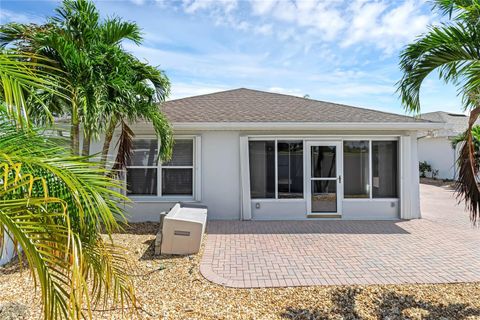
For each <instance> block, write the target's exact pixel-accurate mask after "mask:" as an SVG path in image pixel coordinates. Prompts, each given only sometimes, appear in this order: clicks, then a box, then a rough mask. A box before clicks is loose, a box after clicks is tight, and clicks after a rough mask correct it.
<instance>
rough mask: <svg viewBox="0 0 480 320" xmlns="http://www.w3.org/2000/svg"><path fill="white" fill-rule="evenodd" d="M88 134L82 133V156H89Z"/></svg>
mask: <svg viewBox="0 0 480 320" xmlns="http://www.w3.org/2000/svg"><path fill="white" fill-rule="evenodd" d="M90 142H91V139H90V135H89V134H84V136H83V146H82V156H89V155H90Z"/></svg>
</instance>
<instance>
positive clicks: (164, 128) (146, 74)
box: [102, 54, 173, 169]
mask: <svg viewBox="0 0 480 320" xmlns="http://www.w3.org/2000/svg"><path fill="white" fill-rule="evenodd" d="M112 59H119V60H121V62H118V63H115V62H114V63H112V65H116V66H118V67H116V72H110V73H109V74H110V75H111V78H108V79H107V83H108V84H110V83H113V84H115V86H109V87H108V101H112V103H109V104H107V108H106V109H107V110H106V111H105V114H106V115H107V117H108V118H107V119H105V121H106V122H107V123H108V125H107V129H106V131H105V139H104V144H103V150H102V162H103V163H104V164H105V163H106V160H107V156H108V153H109V149H110V144H111V141H112V138H113V134H114V132H115V129H116V128H117V127H118V126H120V128H121V130H120V139H119V141H118V149H119V152H118V153H117V157H116V159H115V161H114V167H113V168H114V169H122V168H123V167H124V166H125V164H126V163H127V162H128V157H129V155H130V153H131V146H132V143H131V141H132V138H133V132H132V130H131V129H130V127H129V125H128V124H129V123H134V122H137V121H141V120H144V121H150V122H151V123H152V124H153V127H154V129H155V131H156V134H157V137H158V138H159V140H160V146H161V147H160V150H159V152H160V154H161V155H162V157H161V158H162V159H168V158H169V157H170V155H171V149H172V143H173V139H172V130H171V127H170V124H169V122H168V120H167V119H166V118H165V117H164V115H163V114H162V112H161V110H160V107H159V105H158V103H159V102H163V101H164V100H165V98H166V96H167V95H168V93H169V89H170V83H169V81H168V78H167V77H166V76H165V75H164V74H163V72H162V71H160V70H158V69H157V68H155V67H152V66H149V65H148V64H146V63H143V62H140V61H138V59H137V58H135V57H134V56H132V55H128V54H123V55H121V54H120V55H116V56H115V57H112Z"/></svg>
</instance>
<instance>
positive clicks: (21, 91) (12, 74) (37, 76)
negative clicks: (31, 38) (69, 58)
mask: <svg viewBox="0 0 480 320" xmlns="http://www.w3.org/2000/svg"><path fill="white" fill-rule="evenodd" d="M50 62H51V61H50V60H48V59H46V58H43V57H41V56H38V55H35V54H29V53H15V52H9V51H2V52H1V53H0V80H1V81H0V89H1V90H0V101H1V102H3V103H4V104H5V107H6V111H7V114H8V115H9V117H10V119H12V120H13V121H15V122H16V123H17V125H18V126H19V127H22V128H26V127H28V126H29V124H30V120H29V114H30V111H29V107H28V105H29V104H28V101H27V100H28V97H29V96H31V95H32V94H33V93H35V94H37V93H38V91H40V92H48V93H50V94H55V95H58V96H61V97H63V98H67V95H65V94H64V90H63V89H62V87H64V85H65V82H63V81H62V80H60V79H59V78H58V77H56V76H55V75H54V73H56V72H61V71H60V70H59V69H57V68H55V67H52V66H50V65H49V63H50ZM42 111H43V113H44V114H45V115H46V116H47V117H49V118H51V117H52V114H51V112H50V110H49V109H48V108H44V109H43V110H42Z"/></svg>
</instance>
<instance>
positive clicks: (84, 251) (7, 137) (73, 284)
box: [0, 121, 136, 319]
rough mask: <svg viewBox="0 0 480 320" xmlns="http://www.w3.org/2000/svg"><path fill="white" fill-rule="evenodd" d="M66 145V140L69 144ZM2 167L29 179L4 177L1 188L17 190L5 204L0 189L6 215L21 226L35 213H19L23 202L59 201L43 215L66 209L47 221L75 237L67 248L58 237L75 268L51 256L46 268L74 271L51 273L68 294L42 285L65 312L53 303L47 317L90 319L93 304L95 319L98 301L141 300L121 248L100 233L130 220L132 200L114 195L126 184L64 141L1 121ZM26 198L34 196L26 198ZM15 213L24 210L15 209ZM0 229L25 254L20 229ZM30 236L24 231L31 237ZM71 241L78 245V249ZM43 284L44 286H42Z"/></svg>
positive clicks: (51, 203)
mask: <svg viewBox="0 0 480 320" xmlns="http://www.w3.org/2000/svg"><path fill="white" fill-rule="evenodd" d="M65 143H66V142H65V141H63V144H65ZM86 160H90V161H86ZM0 163H5V166H9V167H10V168H13V169H12V170H13V171H14V172H15V174H16V175H17V176H18V177H23V178H24V179H26V180H25V181H24V180H21V179H13V180H12V179H6V178H5V177H7V178H9V177H10V176H12V174H11V173H7V174H6V175H5V174H3V173H2V175H1V178H0V181H4V183H5V185H4V186H3V189H6V188H7V189H8V188H9V187H10V186H11V185H12V184H15V185H16V186H17V187H16V188H15V190H16V191H15V192H9V197H8V198H7V199H6V195H5V192H4V191H3V190H2V189H1V188H0V208H2V210H6V209H5V208H7V209H8V212H9V214H15V216H16V217H17V218H18V217H19V218H18V219H17V220H16V221H23V220H22V219H24V218H25V217H26V216H28V215H30V216H32V214H31V213H30V211H32V210H31V209H30V208H29V207H27V208H26V209H25V208H23V207H19V205H20V204H21V202H20V201H27V202H26V203H27V204H28V203H30V202H31V201H35V200H34V199H41V201H43V202H45V199H46V197H51V198H52V199H58V201H60V202H59V203H60V204H61V205H59V203H58V202H54V201H48V203H46V204H43V202H42V204H43V206H44V208H45V210H44V211H45V212H48V213H50V212H59V210H60V212H61V213H62V214H63V215H62V216H59V215H56V216H52V217H51V218H49V216H45V213H43V214H44V216H45V217H46V218H48V219H50V220H52V221H53V222H52V223H51V224H48V226H49V227H48V228H49V229H51V228H54V227H55V228H57V227H58V228H59V230H64V229H65V230H67V231H68V232H69V234H70V235H71V236H70V238H69V239H70V240H69V242H66V240H65V239H64V238H62V239H63V240H62V239H59V245H63V247H61V248H66V247H69V248H71V250H73V251H72V252H70V253H69V254H70V255H71V256H72V257H75V259H74V260H75V263H73V262H71V260H72V259H66V261H67V262H69V264H68V265H64V264H60V261H59V260H58V259H57V258H56V257H51V256H48V257H47V262H48V263H49V264H51V266H52V268H64V269H65V268H68V269H65V270H68V277H67V278H63V277H62V276H61V275H60V274H56V273H54V274H53V275H54V279H55V280H56V281H57V280H58V281H60V284H59V285H58V286H56V287H55V288H57V287H58V288H59V289H58V290H61V291H62V290H63V291H62V292H64V293H63V296H54V297H53V298H51V296H52V288H51V287H46V289H45V290H43V287H42V296H44V297H45V299H54V300H53V302H52V303H53V304H54V305H55V308H57V309H58V308H60V309H58V310H57V309H55V308H54V309H52V308H51V306H50V304H48V303H47V302H48V301H47V302H46V306H48V308H47V307H46V308H47V309H46V310H47V311H46V312H47V313H48V316H49V317H52V319H57V318H69V319H70V318H73V319H78V318H80V317H83V316H88V314H86V315H84V314H82V312H81V310H82V308H83V307H85V305H87V306H88V307H87V311H88V313H89V307H90V305H91V304H92V303H94V304H95V303H99V301H100V297H101V299H104V301H110V302H112V303H121V304H128V305H133V306H134V305H135V303H136V300H135V295H134V291H133V283H132V282H131V281H130V280H129V277H128V275H127V273H126V269H125V265H124V263H126V261H127V259H126V258H125V257H124V256H123V255H122V254H123V253H122V252H123V251H122V249H121V248H117V247H116V246H115V245H114V244H113V243H111V242H110V243H107V242H105V241H104V240H103V239H102V237H101V236H100V230H101V228H102V227H104V228H105V230H106V231H107V233H108V234H110V233H111V232H112V231H113V230H114V229H116V228H119V226H118V223H117V219H121V220H123V221H124V217H123V212H122V210H121V209H120V207H119V206H118V203H119V202H120V201H128V198H126V197H125V196H123V195H122V194H120V193H118V192H117V191H115V190H119V189H121V188H122V186H121V184H120V182H119V181H117V180H114V179H112V178H110V177H109V176H108V175H107V173H108V171H107V170H105V169H102V168H101V166H99V164H98V163H95V162H94V161H92V159H86V158H85V157H73V156H71V155H70V153H69V152H68V150H67V149H66V148H65V147H63V146H62V140H61V139H58V138H57V139H54V140H51V138H47V137H44V136H40V135H38V134H37V132H36V131H35V130H29V131H21V130H20V131H19V130H16V129H15V127H13V126H12V125H11V124H10V123H8V122H3V123H2V122H1V121H0ZM18 163H21V166H16V164H18ZM12 170H10V171H12ZM10 171H9V172H10ZM32 177H34V178H32ZM37 177H38V178H37ZM32 179H33V180H32ZM37 181H41V183H37ZM25 195H28V196H27V197H25ZM4 199H5V200H4ZM6 200H8V201H6ZM15 207H18V209H15V210H14V209H13V208H15ZM47 209H48V210H47ZM25 210H27V211H25ZM28 210H30V211H28ZM52 210H53V211H52ZM0 214H1V213H0ZM32 217H35V216H32ZM62 217H63V218H62ZM62 219H63V220H62ZM4 220H5V219H4ZM43 223H44V221H43V220H37V222H36V224H37V225H35V226H31V225H27V226H26V227H25V228H26V229H25V230H27V229H28V230H30V229H32V230H37V229H39V230H43V228H45V227H44V225H43ZM0 226H3V229H5V230H8V232H9V233H11V234H12V235H13V236H14V238H15V239H16V241H18V243H19V244H20V245H21V246H22V248H23V249H24V250H25V251H26V250H29V248H25V247H24V243H22V242H21V241H24V240H19V238H18V237H19V236H18V235H17V234H16V233H17V232H22V230H18V228H17V229H15V228H16V227H15V225H12V224H11V223H10V222H9V221H7V220H5V221H0ZM0 229H1V228H0ZM25 230H23V231H24V232H26V231H25ZM28 230H27V231H28ZM21 236H22V235H20V237H21ZM38 239H43V240H45V241H47V240H48V239H49V237H48V235H47V234H45V235H42V236H41V237H39V238H38ZM73 241H76V242H75V243H73ZM24 242H25V241H24ZM0 249H1V248H0ZM30 249H31V248H30ZM0 252H1V251H0ZM34 262H35V261H34ZM29 263H30V261H29ZM42 270H43V269H42ZM55 270H56V269H55ZM62 270H63V269H61V270H60V271H62ZM52 277H53V276H52ZM41 286H43V284H42V283H41ZM72 290H73V291H74V292H75V294H74V293H72ZM89 292H91V295H90V294H89ZM67 294H68V296H67ZM62 306H63V307H62ZM59 310H60V311H61V312H60V311H59ZM65 310H67V311H65ZM65 312H66V313H65ZM48 319H50V318H48Z"/></svg>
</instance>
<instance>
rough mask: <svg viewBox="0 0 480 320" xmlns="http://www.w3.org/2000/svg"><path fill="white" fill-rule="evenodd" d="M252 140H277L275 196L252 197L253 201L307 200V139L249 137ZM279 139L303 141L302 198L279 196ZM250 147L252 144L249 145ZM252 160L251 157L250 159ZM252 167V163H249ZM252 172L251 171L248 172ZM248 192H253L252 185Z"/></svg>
mask: <svg viewBox="0 0 480 320" xmlns="http://www.w3.org/2000/svg"><path fill="white" fill-rule="evenodd" d="M250 141H274V142H275V198H251V200H252V201H255V202H262V201H305V200H306V195H305V139H303V138H268V137H267V138H260V137H259V138H249V139H248V142H249V143H250ZM278 141H301V142H302V144H303V168H302V175H303V197H302V198H279V197H278ZM249 148H250V146H249ZM249 150H250V149H249ZM248 161H249V162H250V158H249V159H248ZM249 168H250V163H249ZM248 174H250V172H249V173H248ZM248 192H251V189H250V186H248Z"/></svg>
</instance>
